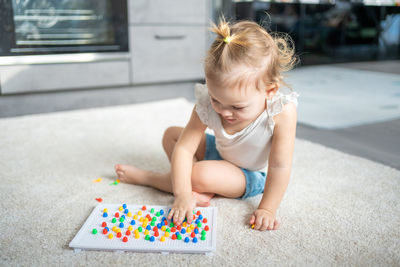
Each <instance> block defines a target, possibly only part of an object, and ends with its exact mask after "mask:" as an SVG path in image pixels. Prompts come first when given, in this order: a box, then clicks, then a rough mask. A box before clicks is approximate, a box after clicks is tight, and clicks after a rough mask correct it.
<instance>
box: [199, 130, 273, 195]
mask: <svg viewBox="0 0 400 267" xmlns="http://www.w3.org/2000/svg"><path fill="white" fill-rule="evenodd" d="M203 160H223V159H222V158H221V156H220V155H219V153H218V150H217V147H216V145H215V136H213V135H211V134H206V152H205V155H204V159H203ZM240 169H241V170H242V171H243V173H244V176H246V192H245V193H244V195H243V196H241V197H240V198H239V199H245V198H248V197H253V196H256V195H258V194H262V193H263V192H264V186H265V180H266V176H267V175H266V173H265V172H258V171H250V170H247V169H244V168H240Z"/></svg>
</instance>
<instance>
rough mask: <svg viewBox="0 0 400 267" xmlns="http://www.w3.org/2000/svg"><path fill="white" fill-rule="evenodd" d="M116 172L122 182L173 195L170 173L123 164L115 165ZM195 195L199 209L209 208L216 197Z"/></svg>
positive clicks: (202, 194) (204, 194)
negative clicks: (212, 199) (211, 200)
mask: <svg viewBox="0 0 400 267" xmlns="http://www.w3.org/2000/svg"><path fill="white" fill-rule="evenodd" d="M115 172H116V173H117V175H118V177H119V179H120V180H121V182H124V183H130V184H136V185H144V186H151V187H154V188H156V189H159V190H161V191H164V192H168V193H172V183H171V178H170V177H171V174H170V173H157V172H152V171H146V170H143V169H140V168H136V167H135V166H132V165H122V164H117V165H115ZM193 195H194V197H195V198H196V205H197V206H199V207H206V206H209V205H210V203H209V201H210V199H211V198H212V197H213V196H214V194H209V193H197V192H193Z"/></svg>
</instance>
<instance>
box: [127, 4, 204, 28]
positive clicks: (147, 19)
mask: <svg viewBox="0 0 400 267" xmlns="http://www.w3.org/2000/svg"><path fill="white" fill-rule="evenodd" d="M210 9H211V1H210V0H173V1H166V0H130V1H129V20H130V23H135V24H137V23H182V24H203V25H205V24H206V23H208V13H210Z"/></svg>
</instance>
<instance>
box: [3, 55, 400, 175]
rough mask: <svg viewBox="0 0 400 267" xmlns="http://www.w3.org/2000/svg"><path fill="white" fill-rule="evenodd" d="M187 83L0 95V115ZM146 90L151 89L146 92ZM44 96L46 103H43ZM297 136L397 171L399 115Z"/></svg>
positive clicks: (117, 101) (138, 96) (390, 64)
mask: <svg viewBox="0 0 400 267" xmlns="http://www.w3.org/2000/svg"><path fill="white" fill-rule="evenodd" d="M335 65H336V66H340V67H345V68H352V69H361V70H372V71H379V72H387V73H395V74H399V75H400V61H383V62H362V63H348V64H335ZM190 86H192V85H191V84H190V83H182V84H179V85H178V86H176V84H171V85H170V86H169V88H167V90H159V89H157V85H151V86H148V87H141V88H108V89H107V88H105V89H101V90H82V91H74V92H58V93H56V94H54V93H42V94H32V95H29V94H28V95H19V96H7V97H4V96H1V97H0V117H13V116H21V115H26V114H33V113H48V112H54V111H63V110H72V109H82V108H90V107H102V106H111V105H121V104H130V103H140V102H148V101H154V100H159V99H166V98H174V97H185V98H186V99H188V100H190V101H193V99H194V95H193V92H192V91H190V90H188V87H190ZM149 91H150V92H151V93H150V94H149ZM43 99H45V102H46V105H43ZM297 137H298V138H302V139H306V140H310V141H312V142H316V143H319V144H322V145H326V146H329V147H332V148H335V149H338V150H340V151H343V152H346V153H349V154H352V155H356V156H361V157H364V158H367V159H370V160H372V161H376V162H380V163H382V164H385V165H388V166H391V167H393V168H396V169H399V170H400V139H399V137H400V118H399V119H396V120H392V121H386V122H383V123H375V124H368V125H362V126H357V127H349V128H345V129H340V130H322V129H318V128H314V127H310V126H307V125H303V124H300V123H299V124H298V127H297Z"/></svg>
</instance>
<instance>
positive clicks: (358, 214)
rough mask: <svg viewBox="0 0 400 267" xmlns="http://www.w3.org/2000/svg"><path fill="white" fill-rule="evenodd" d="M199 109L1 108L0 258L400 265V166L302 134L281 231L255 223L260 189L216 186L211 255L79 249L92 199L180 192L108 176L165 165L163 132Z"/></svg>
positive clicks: (165, 199) (32, 262)
mask: <svg viewBox="0 0 400 267" xmlns="http://www.w3.org/2000/svg"><path fill="white" fill-rule="evenodd" d="M191 109H192V104H191V103H189V102H187V101H186V100H184V99H175V100H168V101H161V102H154V103H147V104H137V105H129V106H119V107H109V108H99V109H91V110H79V111H70V112H60V113H52V114H44V115H33V116H25V117H18V118H6V119H1V120H0V177H1V185H0V196H1V202H0V203H1V204H0V205H1V209H0V212H1V214H0V215H1V217H0V227H1V235H0V246H1V247H0V251H1V252H0V254H1V265H4V266H10V265H12V266H50V265H57V266H58V265H60V266H79V265H80V266H101V265H115V266H117V265H118V266H121V264H129V265H139V266H160V265H161V266H164V265H170V266H184V265H191V266H209V265H212V266H242V265H248V266H260V265H262V266H264V265H280V266H281V265H283V266H285V265H320V266H321V265H323V266H325V265H360V266H364V265H397V266H398V265H400V254H399V251H400V194H399V192H400V172H399V171H397V170H395V169H392V168H390V167H386V166H383V165H381V164H377V163H374V162H371V161H369V160H366V159H363V158H359V157H355V156H350V155H347V154H344V153H341V152H339V151H336V150H333V149H330V148H326V147H323V146H321V145H317V144H314V143H311V142H308V141H304V140H297V142H296V149H295V155H294V163H293V174H292V178H291V182H290V185H289V188H288V190H287V193H286V195H285V198H284V200H283V202H282V204H281V206H280V209H279V212H278V217H279V218H280V219H281V221H282V226H281V228H280V230H278V231H274V232H258V231H254V230H251V229H249V227H248V225H247V223H246V222H247V220H248V217H249V215H250V214H251V212H252V211H253V210H254V209H255V208H256V207H257V204H258V202H259V201H260V196H257V197H254V198H251V199H248V200H245V201H242V200H235V199H225V198H220V197H217V198H214V199H213V200H212V201H211V203H212V205H213V206H216V207H218V217H217V221H218V228H217V250H216V251H215V253H214V254H213V256H205V255H182V254H169V255H161V254H156V253H132V252H124V253H116V252H103V251H83V252H81V253H74V252H73V250H71V249H70V248H69V247H68V244H69V242H70V241H71V240H72V238H73V237H74V236H75V234H76V233H77V231H78V230H79V229H80V227H81V226H82V225H83V223H84V221H85V220H86V218H87V216H88V215H89V213H90V212H91V211H92V209H93V208H94V207H95V205H96V204H97V202H96V201H95V198H98V197H102V198H103V199H104V202H105V203H131V204H150V205H151V204H153V205H170V204H171V203H172V200H173V197H172V195H170V194H167V193H163V192H160V191H157V190H154V189H152V188H147V187H142V186H135V185H128V184H119V185H117V186H110V185H109V183H110V182H111V181H113V180H115V178H116V177H115V175H114V173H113V166H114V164H115V163H128V164H136V165H138V166H141V167H143V168H149V169H155V170H159V171H163V170H167V169H168V168H169V164H168V161H167V158H166V156H165V155H164V153H163V151H162V148H161V136H162V134H163V131H164V129H165V128H166V127H168V126H169V125H184V124H185V122H186V120H187V119H188V118H189V116H190V112H191ZM99 177H102V178H103V181H102V182H101V183H93V182H92V180H93V179H97V178H99Z"/></svg>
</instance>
